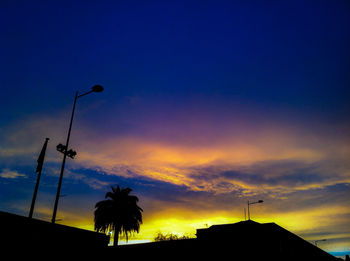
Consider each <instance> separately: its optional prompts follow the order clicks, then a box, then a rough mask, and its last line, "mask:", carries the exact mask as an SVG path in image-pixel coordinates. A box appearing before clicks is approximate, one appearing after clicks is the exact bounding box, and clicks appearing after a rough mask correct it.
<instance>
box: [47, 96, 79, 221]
mask: <svg viewBox="0 0 350 261" xmlns="http://www.w3.org/2000/svg"><path fill="white" fill-rule="evenodd" d="M77 99H78V92H76V93H75V98H74V104H73V109H72V116H71V118H70V124H69V130H68V135H67V141H66V149H65V150H64V152H63V160H62V166H61V173H60V178H59V180H58V187H57V193H56V199H55V206H54V208H53V214H52V220H51V222H52V223H53V224H54V223H55V221H56V213H57V206H58V200H59V197H60V191H61V185H62V178H63V172H64V166H65V164H66V158H67V151H68V145H69V139H70V132H71V130H72V123H73V118H74V111H75V104H76V103H77Z"/></svg>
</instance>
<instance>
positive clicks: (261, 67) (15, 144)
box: [0, 0, 350, 253]
mask: <svg viewBox="0 0 350 261" xmlns="http://www.w3.org/2000/svg"><path fill="white" fill-rule="evenodd" d="M0 22H1V24H2V25H3V26H1V29H0V35H1V41H0V57H1V63H0V89H1V95H0V210H1V211H7V212H10V213H15V214H19V215H24V216H26V215H28V212H29V208H30V203H31V199H32V195H33V189H34V185H35V182H36V177H37V176H36V173H35V169H36V164H37V162H36V160H37V158H38V156H39V154H40V151H41V148H42V146H43V143H44V141H45V138H46V137H48V138H50V140H49V144H48V148H47V153H46V158H45V164H44V167H43V172H42V177H41V181H40V186H39V192H38V196H37V202H36V206H35V212H34V217H35V218H38V219H41V220H47V221H50V220H51V216H52V211H53V205H54V199H55V195H56V190H57V183H58V177H59V171H60V167H61V161H62V154H61V153H59V152H57V151H56V145H57V144H59V143H64V142H65V139H66V135H67V131H68V126H69V119H70V114H71V110H72V105H73V101H74V95H75V92H76V91H78V92H79V93H84V92H87V91H89V90H90V89H91V87H92V86H93V85H95V84H100V85H102V86H104V88H105V90H104V91H103V92H102V93H91V94H89V95H87V96H84V97H81V98H79V99H78V101H77V107H76V113H75V118H74V122H73V128H72V134H71V142H70V147H71V148H73V149H74V150H76V151H77V157H76V158H75V159H68V160H67V163H66V168H65V172H64V178H63V184H62V189H61V195H62V196H61V198H60V201H59V205H58V213H57V222H58V223H60V224H65V225H71V226H76V227H80V228H85V229H90V230H93V211H94V206H95V204H96V202H98V201H100V200H103V199H104V195H105V193H106V192H108V191H110V187H111V186H116V185H120V186H121V187H130V188H131V189H132V190H133V191H132V194H133V195H136V196H138V197H139V205H140V207H142V208H143V210H144V211H143V224H142V225H141V230H140V233H139V234H135V235H134V236H133V237H131V238H130V239H129V241H130V242H144V241H152V240H153V239H154V238H155V236H156V235H157V233H158V232H161V233H163V234H167V233H173V234H177V235H187V236H192V237H194V236H195V232H196V229H197V228H204V227H208V226H210V225H214V224H224V223H234V222H238V221H242V220H244V219H245V215H244V210H245V208H247V201H248V200H249V201H250V202H252V201H257V200H260V199H262V200H264V203H263V204H256V205H252V206H251V218H252V219H253V220H255V221H257V222H275V223H277V224H278V225H280V226H282V227H284V228H286V229H288V230H289V231H291V232H293V233H296V234H297V235H299V236H301V237H302V238H304V239H305V240H308V241H310V242H313V241H315V240H320V239H327V241H323V242H319V243H318V246H319V247H320V248H322V249H324V250H325V251H328V252H332V253H334V252H344V251H350V226H349V224H350V204H349V203H350V202H349V199H350V161H349V157H350V121H349V120H350V117H349V115H350V114H349V113H350V103H349V101H350V88H349V86H350V85H349V84H350V73H349V69H350V48H349V46H350V30H349V24H350V3H349V1H345V0H339V1H326V0H325V1H298V0H297V1H273V0H270V1H220V0H219V1H218V0H216V1H191V0H189V1H181V0H180V1H132V0H131V1H106V0H99V1H78V0H77V1H55V0H53V1H39V0H34V1H24V0H2V1H1V2H0Z"/></svg>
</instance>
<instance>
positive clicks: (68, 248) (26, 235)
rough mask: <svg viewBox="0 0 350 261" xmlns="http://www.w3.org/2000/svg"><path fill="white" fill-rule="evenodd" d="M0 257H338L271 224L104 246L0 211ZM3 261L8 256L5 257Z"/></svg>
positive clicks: (94, 236) (79, 233) (86, 235)
mask: <svg viewBox="0 0 350 261" xmlns="http://www.w3.org/2000/svg"><path fill="white" fill-rule="evenodd" d="M0 222H1V231H0V241H1V242H0V243H1V244H0V249H1V254H2V255H3V257H4V256H5V255H8V254H10V256H11V257H16V256H18V257H19V256H25V258H36V259H39V260H52V259H58V258H61V259H63V260H74V259H77V260H84V259H85V258H88V259H89V260H90V259H92V258H99V259H101V260H102V259H104V258H111V259H113V260H122V259H124V260H139V259H141V258H146V259H148V258H150V259H152V260H168V259H169V258H170V259H171V260H208V259H214V260H215V261H218V260H298V261H299V260H313V261H317V260H337V258H335V257H333V256H332V255H330V254H328V253H326V252H324V251H323V250H321V249H319V248H318V247H316V246H314V245H313V244H311V243H309V242H307V241H305V240H303V239H302V238H300V237H298V236H296V235H295V234H293V233H291V232H289V231H287V230H285V229H284V228H282V227H280V226H278V225H277V224H275V223H265V224H260V223H257V222H254V221H251V220H249V221H242V222H238V223H234V224H225V225H214V226H211V227H209V228H206V229H197V238H194V239H183V240H170V241H161V242H152V243H145V244H135V245H123V246H118V247H108V246H107V245H108V242H109V237H108V236H106V235H105V234H102V233H97V232H93V231H87V230H82V229H77V228H72V227H68V226H63V225H59V224H52V223H49V222H45V221H40V220H36V219H29V218H27V217H22V216H18V215H14V214H9V213H5V212H0ZM8 260H11V258H9V259H8Z"/></svg>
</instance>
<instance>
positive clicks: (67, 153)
mask: <svg viewBox="0 0 350 261" xmlns="http://www.w3.org/2000/svg"><path fill="white" fill-rule="evenodd" d="M102 91H103V87H102V86H101V85H94V86H93V87H92V88H91V91H88V92H86V93H83V94H80V95H78V92H76V93H75V98H74V103H73V109H72V115H71V118H70V124H69V129H68V135H67V140H66V145H63V144H58V145H57V147H56V149H57V151H59V152H61V153H62V154H63V160H62V166H61V173H60V178H59V180H58V187H57V193H56V199H55V205H54V209H53V214H52V219H51V222H52V223H55V221H56V213H57V207H58V200H59V198H60V191H61V185H62V178H63V172H64V166H65V163H66V158H67V156H68V157H69V158H72V159H74V157H75V156H76V155H77V152H76V151H74V150H72V149H69V150H68V147H69V139H70V133H71V130H72V124H73V118H74V111H75V105H76V103H77V100H78V98H81V97H83V96H85V95H88V94H89V93H92V92H102Z"/></svg>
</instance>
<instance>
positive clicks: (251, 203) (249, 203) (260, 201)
mask: <svg viewBox="0 0 350 261" xmlns="http://www.w3.org/2000/svg"><path fill="white" fill-rule="evenodd" d="M263 202H264V201H263V200H259V201H256V202H249V200H248V220H250V210H249V206H250V205H253V204H258V203H263Z"/></svg>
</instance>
